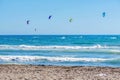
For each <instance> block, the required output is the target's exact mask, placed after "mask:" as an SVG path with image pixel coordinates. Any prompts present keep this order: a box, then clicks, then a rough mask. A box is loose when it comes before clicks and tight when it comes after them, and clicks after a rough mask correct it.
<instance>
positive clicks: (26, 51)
mask: <svg viewBox="0 0 120 80" xmlns="http://www.w3.org/2000/svg"><path fill="white" fill-rule="evenodd" d="M0 64H32V65H58V66H63V65H64V66H109V67H120V35H0Z"/></svg>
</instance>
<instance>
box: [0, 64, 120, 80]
mask: <svg viewBox="0 0 120 80" xmlns="http://www.w3.org/2000/svg"><path fill="white" fill-rule="evenodd" d="M0 80H120V67H117V68H116V67H99V66H98V67H96V66H52V65H48V66H46V65H18V64H0Z"/></svg>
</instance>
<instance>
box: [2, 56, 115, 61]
mask: <svg viewBox="0 0 120 80" xmlns="http://www.w3.org/2000/svg"><path fill="white" fill-rule="evenodd" d="M41 60H45V61H58V62H64V61H68V62H81V61H82V62H103V61H107V60H113V59H105V58H73V57H46V56H0V61H8V62H9V61H18V62H23V61H41Z"/></svg>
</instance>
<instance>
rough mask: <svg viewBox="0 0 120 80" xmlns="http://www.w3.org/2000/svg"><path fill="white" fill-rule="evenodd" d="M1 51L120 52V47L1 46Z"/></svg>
mask: <svg viewBox="0 0 120 80" xmlns="http://www.w3.org/2000/svg"><path fill="white" fill-rule="evenodd" d="M0 50H56V51H60V50H62V51H98V52H100V51H101V52H120V46H101V45H99V44H97V45H93V46H32V45H0Z"/></svg>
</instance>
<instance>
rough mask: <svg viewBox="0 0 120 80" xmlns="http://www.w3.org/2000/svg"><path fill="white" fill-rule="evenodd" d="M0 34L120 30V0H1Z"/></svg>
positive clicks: (100, 32) (119, 32) (108, 32)
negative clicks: (103, 15)
mask: <svg viewBox="0 0 120 80" xmlns="http://www.w3.org/2000/svg"><path fill="white" fill-rule="evenodd" d="M104 11H105V12H106V17H105V18H103V17H102V12H104ZM49 15H52V18H51V19H50V20H49V19H48V16H49ZM70 18H72V19H73V21H72V22H71V23H70V22H69V19H70ZM26 20H30V24H29V25H27V24H26ZM35 28H36V29H37V31H36V32H35V31H34V29H35ZM0 34H1V35H2V34H22V35H23V34H120V0H0Z"/></svg>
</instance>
